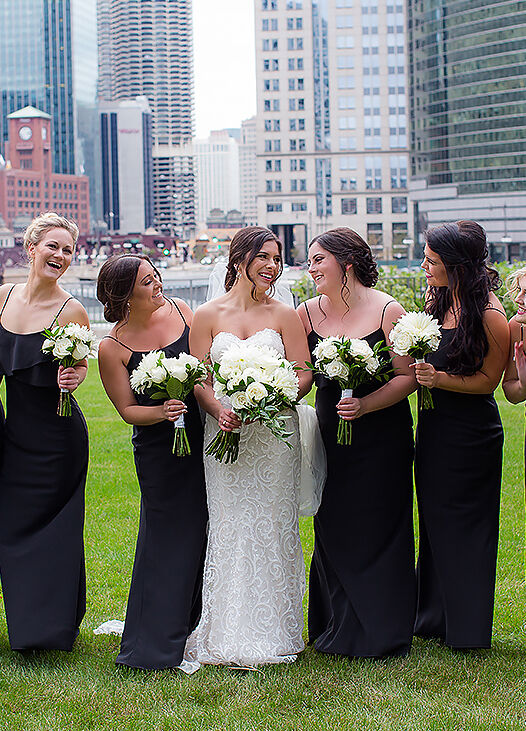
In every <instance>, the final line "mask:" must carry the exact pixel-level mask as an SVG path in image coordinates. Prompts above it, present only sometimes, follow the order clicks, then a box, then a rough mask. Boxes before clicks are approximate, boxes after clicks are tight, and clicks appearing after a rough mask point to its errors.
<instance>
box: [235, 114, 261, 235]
mask: <svg viewBox="0 0 526 731" xmlns="http://www.w3.org/2000/svg"><path fill="white" fill-rule="evenodd" d="M256 129H257V118H256V117H255V116H254V117H250V119H244V120H243V121H242V122H241V138H240V140H239V193H240V202H241V206H240V208H241V213H242V214H243V216H244V218H245V222H246V223H247V224H248V225H249V226H252V225H255V224H257V220H258V210H257V158H256V154H257V142H256Z"/></svg>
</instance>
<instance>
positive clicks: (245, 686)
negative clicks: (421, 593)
mask: <svg viewBox="0 0 526 731" xmlns="http://www.w3.org/2000/svg"><path fill="white" fill-rule="evenodd" d="M78 398H79V401H80V402H81V405H82V407H83V409H84V413H85V415H86V418H87V420H88V424H89V428H90V438H91V463H90V471H89V477H88V484H87V505H86V560H87V572H88V608H87V613H86V617H85V620H84V622H83V625H82V629H81V633H80V637H79V639H78V640H77V642H76V645H75V649H74V651H73V652H72V653H71V654H65V653H58V652H57V653H43V654H41V655H39V656H38V657H34V658H31V659H25V658H24V657H22V656H20V655H19V654H18V653H12V652H11V651H10V650H9V645H8V642H7V631H6V627H5V620H4V616H3V614H2V615H1V617H0V663H1V669H0V729H2V731H3V730H4V729H5V730H7V731H11V730H14V729H23V730H24V731H30V730H31V729H45V730H46V731H48V730H49V731H59V730H60V731H62V730H63V729H64V730H66V729H67V730H68V731H73V730H74V729H93V730H94V731H95V730H98V729H123V730H124V729H141V731H142V730H143V729H144V730H149V729H151V730H155V731H161V730H162V731H164V730H167V729H203V730H204V729H206V730H207V731H208V730H209V729H210V730H211V729H215V730H217V731H219V730H220V729H225V730H228V731H230V730H233V729H239V730H240V731H241V730H242V731H248V730H251V729H294V730H297V731H300V730H304V729H331V730H332V729H408V730H409V729H410V730H411V731H412V730H413V729H414V730H416V729H425V730H426V731H431V730H433V731H434V730H435V729H455V730H457V729H470V730H471V729H524V728H526V679H525V678H526V634H525V629H524V623H525V621H526V613H525V607H526V601H525V592H524V472H523V439H524V436H523V435H524V411H523V407H522V406H511V405H510V404H508V403H507V402H505V401H504V400H503V398H502V396H501V394H499V399H500V407H501V414H502V418H503V421H504V425H505V431H506V445H505V465H504V482H503V492H502V513H501V541H500V550H499V564H498V578H497V595H496V606H495V624H494V641H493V649H492V650H490V651H480V652H474V653H472V654H469V655H464V654H455V653H453V652H451V651H450V650H448V649H445V648H444V647H441V646H439V645H438V644H435V643H433V642H429V641H426V642H424V641H420V640H416V641H415V643H414V649H413V651H412V653H411V655H410V657H408V658H405V659H392V660H388V661H370V660H354V661H348V660H345V659H332V658H329V657H326V656H323V655H320V654H318V653H316V652H315V651H314V650H312V648H308V649H307V650H305V652H304V653H302V655H301V656H300V657H299V659H298V660H297V662H296V663H294V664H292V665H283V666H269V667H265V668H262V672H257V673H248V674H241V673H239V672H235V671H232V670H228V669H226V668H216V667H205V668H203V669H202V670H201V671H200V672H198V673H196V674H195V675H193V676H186V675H183V674H182V673H180V672H178V671H176V672H173V671H163V672H158V673H145V672H142V671H131V670H126V669H123V668H119V669H117V668H116V667H115V665H114V659H115V655H116V653H117V650H118V646H119V638H117V637H112V636H96V635H94V634H93V629H94V628H95V627H96V626H97V625H98V624H100V623H101V622H103V621H104V620H106V619H112V618H119V619H122V618H124V612H125V607H126V598H127V592H128V584H129V580H130V574H131V567H132V561H133V552H134V545H135V538H136V531H137V524H138V517H139V509H138V501H139V492H138V485H137V480H136V477H135V471H134V467H133V461H132V452H131V445H130V428H129V427H128V426H126V425H125V424H123V423H122V422H121V421H120V419H119V418H118V417H117V415H116V413H115V412H114V410H113V408H112V407H111V405H110V404H109V402H108V401H107V399H106V397H105V395H104V393H103V391H102V387H101V385H100V383H99V380H98V375H97V373H96V366H95V364H93V363H92V364H91V367H90V374H89V376H88V380H87V382H86V384H85V385H84V386H83V387H82V388H81V389H80V392H79V395H78ZM437 458H440V456H439V455H437ZM301 531H302V539H303V546H304V551H305V560H306V563H307V564H308V563H309V561H310V555H311V551H312V544H313V536H312V520H311V519H307V518H304V519H302V522H301Z"/></svg>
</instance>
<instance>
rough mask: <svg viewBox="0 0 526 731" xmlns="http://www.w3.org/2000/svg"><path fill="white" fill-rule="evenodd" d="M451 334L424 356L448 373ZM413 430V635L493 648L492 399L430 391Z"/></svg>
mask: <svg viewBox="0 0 526 731" xmlns="http://www.w3.org/2000/svg"><path fill="white" fill-rule="evenodd" d="M454 332H455V331H454V329H442V341H441V343H440V347H439V349H438V350H437V351H436V352H435V353H430V354H429V355H428V356H427V361H428V362H429V363H432V364H433V365H434V367H435V368H436V369H437V370H440V371H444V370H445V369H446V358H447V352H448V347H449V345H450V343H451V340H452V338H453V335H454ZM432 395H433V401H434V409H430V410H427V411H423V412H421V414H420V417H419V420H418V429H417V432H416V454H415V482H416V491H417V498H418V510H419V516H420V520H419V522H420V547H419V558H418V565H417V579H418V605H417V620H416V625H415V634H416V635H419V636H421V637H434V638H438V639H441V640H443V641H444V642H445V643H446V644H447V645H449V646H450V647H453V648H457V649H463V648H488V647H490V644H491V627H492V622H493V600H494V593H495V571H496V562H497V545H498V537H499V506H500V483H501V473H502V446H503V431H502V424H501V421H500V416H499V411H498V408H497V404H496V403H495V399H494V397H493V394H470V393H455V392H454V391H445V390H442V389H440V388H434V389H433V391H432Z"/></svg>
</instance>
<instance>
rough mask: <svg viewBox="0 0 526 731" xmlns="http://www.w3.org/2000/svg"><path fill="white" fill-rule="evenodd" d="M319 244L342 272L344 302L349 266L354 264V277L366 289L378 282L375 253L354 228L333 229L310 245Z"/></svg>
mask: <svg viewBox="0 0 526 731" xmlns="http://www.w3.org/2000/svg"><path fill="white" fill-rule="evenodd" d="M314 243H316V244H319V246H321V248H322V249H325V251H328V252H329V254H332V255H333V256H334V258H335V259H336V261H337V262H338V264H339V265H340V267H341V270H342V288H341V290H340V294H341V297H342V300H344V301H345V299H344V296H343V295H344V293H345V292H346V291H347V293H348V292H349V288H348V287H347V281H348V279H347V266H348V265H349V264H352V269H353V272H354V276H355V277H356V279H357V280H358V281H359V282H360V284H363V286H364V287H374V285H375V284H376V282H377V281H378V268H377V266H376V262H375V260H374V258H373V252H372V251H371V247H370V246H369V244H368V243H367V242H365V241H364V240H363V239H362V237H361V236H360V235H359V234H357V233H356V231H353V230H352V228H347V227H344V226H342V227H341V228H333V229H331V230H330V231H325V233H323V234H321V235H320V236H316V237H315V238H313V239H312V241H311V242H310V244H309V249H310V247H311V246H312V245H313V244H314Z"/></svg>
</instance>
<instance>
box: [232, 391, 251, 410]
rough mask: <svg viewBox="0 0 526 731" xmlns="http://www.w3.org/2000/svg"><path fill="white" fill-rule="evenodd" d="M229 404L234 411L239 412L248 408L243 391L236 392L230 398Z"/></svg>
mask: <svg viewBox="0 0 526 731" xmlns="http://www.w3.org/2000/svg"><path fill="white" fill-rule="evenodd" d="M230 403H231V404H232V408H233V409H234V411H241V409H244V408H245V406H248V398H247V395H246V393H245V392H244V391H236V392H235V393H233V394H232V395H231V396H230Z"/></svg>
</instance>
